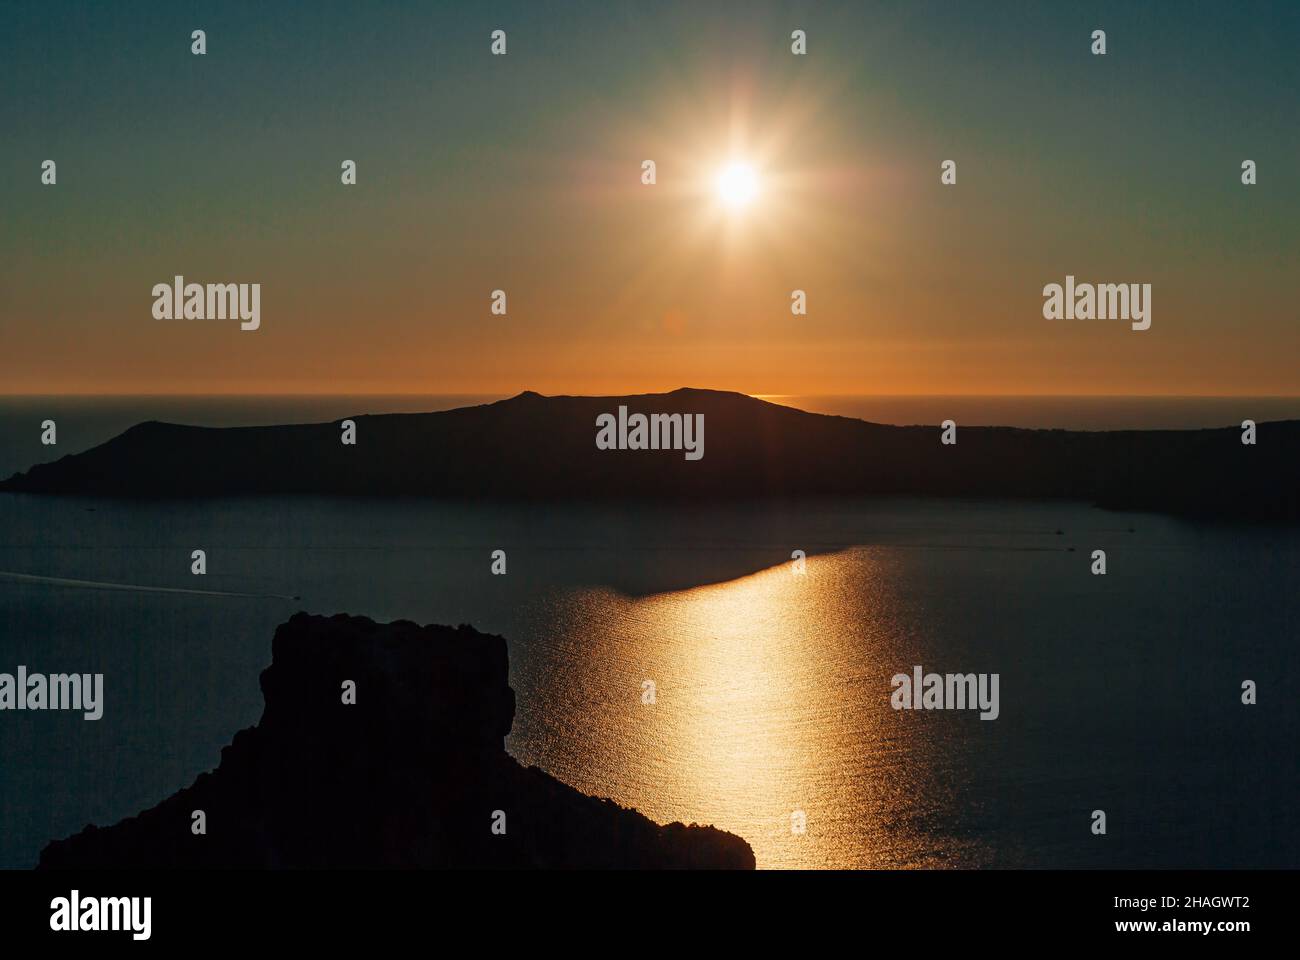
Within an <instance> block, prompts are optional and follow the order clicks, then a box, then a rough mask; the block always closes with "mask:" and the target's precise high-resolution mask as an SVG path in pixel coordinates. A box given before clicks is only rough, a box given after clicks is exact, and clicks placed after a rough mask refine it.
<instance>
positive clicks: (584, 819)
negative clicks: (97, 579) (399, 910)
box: [39, 613, 754, 869]
mask: <svg viewBox="0 0 1300 960" xmlns="http://www.w3.org/2000/svg"><path fill="white" fill-rule="evenodd" d="M507 671H508V664H507V653H506V642H505V640H504V639H502V638H501V637H498V636H491V635H487V634H482V633H479V632H477V631H476V630H474V629H473V628H471V627H467V626H461V627H459V628H457V629H452V628H451V627H443V626H426V627H420V626H417V625H416V624H414V623H410V622H407V621H397V622H394V623H389V624H377V623H375V622H373V621H371V620H368V619H366V618H364V617H350V616H347V615H343V614H340V615H338V616H334V617H328V618H326V617H320V616H309V615H307V614H305V613H299V614H297V615H295V616H294V617H293V618H292V619H290V620H289V621H288V622H287V623H284V624H282V625H281V626H280V627H279V628H278V629H277V630H276V633H275V640H274V644H273V652H272V662H271V665H270V666H269V667H268V668H267V669H266V670H264V671H263V673H262V678H261V682H262V693H263V696H264V697H265V701H266V706H265V709H264V711H263V714H262V718H261V720H260V721H259V722H258V724H257V725H256V726H255V727H251V728H249V729H247V730H242V731H240V732H239V733H237V734H236V735H235V737H234V740H233V741H232V742H231V743H230V745H229V746H227V747H225V748H224V749H223V750H222V752H221V763H220V765H219V766H218V767H217V769H216V770H214V771H212V772H210V773H204V774H202V775H200V776H199V778H198V779H197V780H195V782H194V784H193V785H192V786H189V787H187V788H185V789H183V790H181V791H179V792H177V793H176V794H174V795H172V796H171V797H169V798H168V799H166V800H164V801H163V802H162V803H160V804H159V805H158V806H156V807H154V808H152V809H151V810H147V811H145V812H144V813H141V814H140V815H139V816H136V817H132V818H129V819H127V820H123V821H122V822H121V823H118V824H116V825H115V826H111V827H108V828H99V827H94V826H91V827H87V828H86V829H85V830H83V831H82V832H81V833H79V834H77V835H76V836H73V837H70V838H68V839H65V840H59V841H55V842H54V843H51V844H50V845H49V846H47V847H46V848H45V850H44V851H42V853H41V858H40V864H39V866H40V868H43V869H59V868H83V867H115V868H116V867H167V868H175V867H202V868H226V867H231V868H233V867H252V868H300V867H390V868H393V867H396V868H401V867H434V868H441V867H449V868H569V867H573V868H618V867H636V868H641V867H645V868H678V867H683V868H684V867H691V868H743V869H752V868H753V867H754V854H753V851H752V850H751V849H750V847H749V845H748V844H747V843H746V842H745V841H744V840H742V839H741V838H739V837H737V836H735V835H733V834H729V833H724V832H722V831H720V830H716V829H714V828H713V827H701V826H696V825H694V824H692V825H691V826H684V825H683V824H680V823H673V824H670V825H668V826H659V825H657V824H655V823H653V822H651V821H650V820H648V819H647V818H646V817H644V816H642V815H641V814H640V813H637V812H636V811H635V810H629V809H626V808H624V807H621V806H619V805H618V804H616V803H614V802H612V801H610V800H598V799H595V798H592V797H588V796H584V795H583V794H581V793H579V792H578V791H577V790H574V789H573V788H572V787H568V786H566V785H565V784H563V783H560V782H559V781H558V780H556V779H555V778H554V777H551V776H550V775H548V774H546V773H543V772H542V771H541V770H538V769H537V768H535V767H529V768H524V767H522V766H521V765H520V764H519V763H517V762H516V761H515V760H514V759H512V758H511V757H510V756H509V755H508V754H507V753H506V752H505V749H504V746H503V738H504V737H505V736H506V734H507V733H509V731H510V727H511V724H512V723H513V720H514V711H515V697H514V691H513V690H512V689H511V688H510V686H509V684H508V678H507ZM349 680H350V681H353V682H354V683H355V685H356V687H355V690H356V697H355V704H345V703H344V702H343V684H344V682H345V681H349ZM195 810H202V811H203V812H204V815H205V817H206V828H207V832H206V834H205V835H195V834H194V833H193V831H192V829H191V828H192V823H193V820H192V816H193V812H194V811H195ZM495 811H502V812H503V813H504V815H505V819H504V823H505V833H504V834H500V833H493V832H492V825H493V819H494V812H495Z"/></svg>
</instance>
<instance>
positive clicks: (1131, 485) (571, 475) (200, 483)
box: [0, 389, 1300, 521]
mask: <svg viewBox="0 0 1300 960" xmlns="http://www.w3.org/2000/svg"><path fill="white" fill-rule="evenodd" d="M620 405H622V406H626V407H627V408H628V409H629V411H631V412H633V413H636V412H640V413H645V414H653V413H680V414H703V415H704V423H705V431H704V456H703V457H702V458H701V459H698V460H688V459H686V458H685V456H684V455H683V453H682V452H681V451H680V450H600V449H597V446H596V442H595V439H596V434H597V417H598V416H599V415H601V414H606V413H611V414H617V411H618V407H619V406H620ZM352 419H354V420H355V423H356V443H355V445H345V444H343V443H342V442H340V437H341V432H340V426H339V423H338V422H331V423H322V424H303V425H292V426H275V427H235V428H209V427H193V426H179V425H175V424H167V423H158V422H149V423H142V424H139V425H137V426H135V427H132V428H131V429H129V430H127V431H126V432H125V433H123V434H121V435H120V436H118V437H116V438H114V439H112V440H110V441H108V442H107V443H104V444H102V445H100V446H98V447H95V448H94V449H92V450H88V451H86V452H84V453H80V454H75V455H72V456H67V457H63V458H62V459H60V460H58V461H55V462H53V463H49V464H42V465H38V466H36V467H33V468H32V469H31V470H29V471H27V472H26V473H22V474H17V475H15V476H13V477H11V478H9V479H8V480H5V481H3V482H0V490H3V491H13V492H28V493H57V494H83V495H90V496H113V497H197V496H242V495H279V494H313V495H342V496H422V497H448V498H459V497H466V498H502V499H541V500H552V499H560V498H566V499H567V498H572V499H586V500H592V499H605V498H611V497H637V498H641V497H645V498H656V499H675V498H692V499H710V498H726V499H737V498H751V497H753V498H764V497H810V496H870V497H879V496H907V497H996V498H1028V499H1069V500H1081V501H1086V502H1089V503H1093V504H1096V505H1098V506H1102V507H1107V508H1111V509H1128V510H1152V511H1160V512H1165V513H1175V514H1186V515H1196V516H1206V517H1224V518H1246V517H1251V518H1257V519H1267V520H1288V521H1295V520H1297V519H1298V518H1300V421H1281V422H1273V423H1260V424H1258V428H1257V441H1256V443H1254V444H1253V445H1248V444H1243V443H1242V430H1241V428H1240V427H1239V426H1225V427H1222V428H1216V429H1205V430H1122V431H1108V432H1085V431H1066V430H1024V429H1018V428H1010V427H967V426H962V425H961V424H958V425H957V443H956V444H954V445H943V444H941V443H940V428H939V427H938V426H908V427H897V426H886V425H882V424H875V423H868V422H865V421H862V420H856V419H852V418H848V417H837V416H826V415H822V414H814V413H807V412H804V411H801V410H796V409H793V408H790V407H784V406H779V405H777V404H772V403H768V402H765V401H762V400H758V399H755V398H753V397H748V396H745V395H743V394H738V393H726V392H721V391H714V390H693V389H682V390H675V391H673V392H672V393H666V394H649V395H640V396H629V397H563V396H557V397H544V396H541V395H539V394H536V393H531V392H527V393H522V394H520V395H519V396H517V397H512V398H510V399H508V400H502V401H499V402H497V403H491V404H485V405H482V406H474V407H463V408H461V409H457V410H448V411H443V412H438V413H424V414H385V415H379V416H357V417H354V418H352Z"/></svg>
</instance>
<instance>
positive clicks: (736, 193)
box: [717, 163, 758, 210]
mask: <svg viewBox="0 0 1300 960" xmlns="http://www.w3.org/2000/svg"><path fill="white" fill-rule="evenodd" d="M717 189H718V199H719V200H721V201H722V202H723V203H724V204H725V205H726V206H728V207H730V208H731V209H732V210H739V209H741V208H742V207H747V206H749V204H750V202H751V201H752V200H753V199H754V197H756V196H757V195H758V174H757V173H755V172H754V168H753V167H751V166H750V165H749V164H747V163H733V164H729V165H728V166H726V167H724V168H723V170H722V172H721V173H719V174H718V180H717Z"/></svg>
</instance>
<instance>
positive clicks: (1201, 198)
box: [0, 5, 1300, 396]
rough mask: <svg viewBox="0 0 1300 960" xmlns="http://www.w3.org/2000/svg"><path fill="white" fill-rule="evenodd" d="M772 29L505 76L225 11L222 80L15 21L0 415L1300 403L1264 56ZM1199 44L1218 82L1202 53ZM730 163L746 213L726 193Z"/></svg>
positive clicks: (1299, 243)
mask: <svg viewBox="0 0 1300 960" xmlns="http://www.w3.org/2000/svg"><path fill="white" fill-rule="evenodd" d="M754 10H755V12H754V14H753V15H752V16H749V17H744V18H737V17H735V16H721V15H719V16H718V17H716V18H713V19H710V18H708V17H705V16H703V15H702V14H701V13H700V11H698V10H697V9H695V8H694V7H693V6H692V5H678V6H675V7H663V8H662V9H656V10H654V11H643V10H641V9H640V8H639V7H637V6H635V5H629V6H625V7H620V8H618V9H617V10H603V9H602V10H594V9H593V10H592V11H591V13H590V14H589V16H588V19H587V20H585V21H584V24H585V27H584V32H580V33H579V34H578V35H576V36H575V35H572V32H571V31H570V30H568V29H567V28H565V27H564V26H563V24H562V23H557V22H555V18H548V17H547V16H546V15H545V13H544V11H534V10H533V8H531V7H524V8H521V9H520V11H519V13H518V19H517V20H516V21H514V22H515V23H516V26H515V27H514V30H515V35H517V37H518V42H517V43H516V44H515V46H513V47H512V52H511V53H510V55H509V56H508V57H500V58H494V57H492V56H491V55H489V54H487V53H486V48H485V44H486V41H483V42H479V41H480V40H482V38H483V37H485V36H486V33H485V32H484V30H483V29H481V28H482V24H478V23H470V22H466V23H465V24H464V25H463V26H462V25H460V21H459V20H457V21H455V22H454V23H452V22H450V21H449V22H448V23H446V24H443V25H442V29H441V30H440V32H438V33H437V34H436V36H434V37H433V38H432V39H431V38H430V37H429V36H428V31H429V29H430V27H429V25H428V24H427V23H425V19H424V18H426V17H429V16H435V14H432V13H429V12H428V11H423V10H421V9H418V8H413V9H411V10H409V11H404V12H403V13H402V14H401V16H402V17H409V18H410V20H411V23H409V24H406V25H405V28H404V26H403V24H402V23H400V22H397V20H395V21H394V22H393V23H391V24H387V25H386V27H385V29H383V30H378V31H377V32H376V34H375V36H374V37H366V38H361V39H358V38H356V37H355V36H354V35H353V32H352V31H351V28H350V26H349V21H346V20H339V21H338V22H337V23H335V22H333V21H322V22H317V21H316V20H314V19H312V18H311V17H310V16H309V15H307V14H305V13H302V12H295V11H292V10H285V11H276V12H274V13H272V12H266V13H259V14H257V15H253V14H251V13H249V12H243V13H238V12H230V13H226V14H222V15H221V16H219V17H217V16H214V20H213V23H214V28H213V32H214V33H220V34H222V35H223V37H224V39H223V44H222V49H223V54H222V56H223V57H228V58H229V59H228V60H218V59H215V58H211V57H210V58H208V60H207V61H206V62H203V58H201V57H191V56H189V54H188V50H187V49H186V48H185V47H184V45H181V46H180V48H179V50H178V51H172V50H171V48H170V46H168V45H167V44H168V42H169V38H170V36H171V33H172V32H175V31H176V30H180V28H181V26H182V25H183V24H182V23H181V22H180V20H178V21H177V22H176V23H165V22H160V23H159V24H150V25H138V24H129V23H127V22H125V20H118V19H112V18H108V19H106V20H105V22H103V23H90V24H89V26H87V27H86V28H85V29H88V30H90V29H92V28H93V29H95V30H98V31H100V32H99V33H97V34H95V36H97V37H99V38H100V41H99V42H98V43H97V44H91V45H81V46H78V45H76V44H73V43H69V42H68V41H67V31H68V30H70V29H73V28H72V27H70V26H69V25H68V24H66V23H64V24H60V23H54V24H51V25H45V24H43V23H42V22H39V21H38V22H36V23H33V24H30V25H29V32H30V31H35V32H36V33H39V31H41V30H44V29H48V30H49V31H51V36H50V37H48V38H45V39H44V40H43V41H41V42H39V43H38V42H36V40H35V39H33V40H32V42H31V43H30V44H28V45H27V46H26V47H24V48H23V49H21V50H13V51H10V52H11V53H12V54H13V56H12V57H10V58H9V59H10V62H11V65H12V66H11V68H10V69H11V70H12V75H9V76H7V81H8V82H9V86H10V87H11V88H12V94H13V96H12V101H13V102H12V105H11V109H13V110H15V111H18V112H16V113H15V114H14V115H13V116H11V117H10V121H11V122H10V124H9V125H8V126H9V129H10V130H11V131H12V136H11V137H9V138H8V142H7V144H6V149H5V150H4V151H3V154H2V155H0V184H2V185H3V187H2V189H3V190H4V191H5V192H6V196H5V197H4V198H3V200H4V203H3V206H4V207H5V208H6V216H5V218H4V219H5V224H4V229H3V230H0V328H2V329H0V334H2V335H3V337H2V341H3V349H0V394H46V395H48V394H82V395H86V394H137V395H138V394H249V395H255V394H421V395H429V394H505V395H509V394H515V393H518V392H520V391H522V390H525V389H531V390H536V391H538V392H540V393H544V394H557V393H569V394H601V395H616V394H629V393H644V392H656V391H666V390H671V389H675V388H677V387H681V386H692V387H704V388H713V389H725V390H737V391H741V392H745V393H750V394H781V395H801V396H809V395H903V394H913V395H960V394H969V395H1122V396H1137V395H1164V396H1215V395H1255V396H1261V395H1271V396H1294V395H1300V364H1297V362H1296V360H1297V358H1300V311H1298V308H1297V305H1296V303H1297V301H1296V298H1295V295H1294V291H1293V287H1292V284H1291V278H1292V277H1293V276H1294V275H1295V273H1296V264H1297V262H1300V256H1297V253H1298V251H1300V186H1298V185H1297V184H1300V178H1297V177H1295V176H1293V175H1292V173H1293V171H1290V170H1288V169H1287V168H1286V166H1285V163H1286V162H1290V161H1294V158H1295V156H1297V155H1300V153H1297V149H1300V142H1298V134H1297V132H1296V131H1297V128H1296V125H1295V124H1294V117H1295V111H1294V108H1295V106H1296V103H1295V95H1294V94H1295V87H1294V85H1288V84H1287V83H1285V82H1283V81H1286V80H1288V79H1290V76H1289V73H1288V71H1292V72H1293V71H1294V69H1295V67H1294V61H1293V60H1292V59H1290V58H1288V57H1280V56H1276V55H1275V54H1276V53H1277V52H1278V51H1275V50H1273V49H1272V46H1271V45H1276V44H1277V43H1279V42H1280V41H1279V38H1278V37H1277V35H1276V31H1270V30H1268V29H1266V28H1265V27H1266V25H1265V26H1260V25H1258V24H1253V23H1249V24H1243V25H1239V26H1237V27H1234V28H1233V29H1235V30H1236V33H1233V34H1232V35H1231V36H1228V34H1227V33H1225V31H1226V30H1227V29H1228V28H1227V27H1225V26H1224V24H1222V23H1220V22H1219V21H1218V20H1215V22H1214V23H1200V22H1199V21H1197V20H1195V19H1194V18H1189V19H1188V20H1187V21H1186V22H1185V23H1180V25H1175V27H1170V22H1169V20H1168V18H1165V19H1161V18H1159V17H1149V16H1148V15H1147V14H1144V13H1143V12H1142V11H1131V12H1118V11H1117V12H1116V13H1115V16H1114V21H1113V26H1112V28H1111V29H1112V30H1113V31H1114V32H1115V33H1117V34H1120V35H1122V36H1124V37H1125V39H1126V44H1125V46H1123V47H1121V51H1120V52H1117V53H1116V54H1114V55H1111V56H1108V57H1105V58H1101V57H1091V56H1090V55H1089V53H1088V49H1087V44H1086V43H1083V42H1080V41H1079V34H1080V33H1081V32H1082V34H1083V35H1084V36H1085V38H1086V35H1087V31H1086V30H1084V29H1083V27H1082V26H1081V25H1080V23H1076V22H1075V20H1074V18H1072V17H1070V16H1067V15H1065V14H1062V13H1060V12H1053V11H1047V10H1041V11H1040V10H1028V11H1019V12H1017V13H1015V14H1014V15H1013V14H1011V13H1009V12H1005V11H997V10H988V11H983V12H980V13H978V14H976V13H974V12H971V11H967V10H965V9H962V8H957V9H955V10H954V11H953V12H952V14H951V17H950V18H949V19H951V20H952V22H951V23H949V22H948V20H947V19H945V21H944V23H943V24H941V25H936V22H935V21H934V20H933V19H932V18H931V19H927V18H926V17H925V16H924V15H923V12H917V13H913V12H910V11H908V10H897V11H892V12H879V13H877V14H873V15H872V16H870V17H866V16H863V15H862V14H861V12H860V11H858V12H855V11H853V10H832V11H827V12H825V13H823V14H819V18H813V19H810V21H809V24H810V30H811V32H810V34H809V35H810V36H811V37H815V39H816V43H815V44H814V45H813V46H812V47H810V52H809V55H808V56H806V57H799V56H793V55H791V51H790V49H789V40H788V36H789V29H788V26H789V25H788V23H787V22H786V19H785V17H786V14H784V13H782V11H781V9H780V8H778V7H765V6H761V5H760V6H758V7H755V8H754ZM99 16H101V14H100V13H96V12H95V11H89V12H88V13H87V14H86V17H87V18H90V20H93V19H94V18H95V17H99ZM912 18H915V22H913V19H912ZM180 19H181V20H183V19H184V18H183V17H182V18H180ZM460 19H464V18H463V17H462V18H460ZM1085 19H1086V18H1085ZM561 20H562V18H561ZM457 31H459V32H457ZM1205 31H1211V32H1212V33H1213V36H1214V37H1215V38H1216V39H1215V43H1216V44H1219V45H1220V46H1223V48H1224V50H1225V51H1226V52H1225V53H1224V60H1223V62H1222V63H1219V61H1217V60H1216V61H1215V62H1213V63H1210V64H1206V63H1204V62H1203V61H1198V60H1197V59H1196V58H1195V57H1192V56H1190V54H1189V51H1198V50H1200V49H1201V46H1202V45H1203V44H1204V42H1206V41H1205V36H1206V35H1207V34H1205ZM184 32H185V34H186V35H188V28H186V30H185V31H184ZM301 35H306V36H309V37H312V38H314V42H315V44H316V45H315V46H313V45H312V44H305V45H298V46H296V45H294V44H292V43H289V42H288V38H293V37H298V36H301ZM1225 38H1226V39H1225ZM278 40H283V41H285V43H284V47H285V49H284V50H283V51H282V53H283V56H285V57H289V58H293V57H302V58H305V59H303V60H302V62H301V63H299V64H297V66H298V67H299V68H300V69H299V70H298V71H297V72H295V71H294V70H292V69H290V68H289V66H286V65H285V64H284V63H282V62H280V61H279V60H278V59H276V58H274V57H270V56H269V54H268V50H269V49H270V47H271V46H274V45H275V44H276V43H277V42H278ZM1229 40H1231V41H1232V45H1231V46H1226V45H1227V44H1228V41H1229ZM431 44H432V45H433V46H434V47H436V50H437V52H438V59H437V60H436V63H434V62H431V61H430V59H429V57H428V50H429V47H430V45H431ZM276 49H277V50H278V49H279V48H278V47H277V48H276ZM558 49H562V50H564V51H565V55H564V56H563V57H557V56H556V55H555V52H556V50H558ZM1131 49H1140V50H1142V51H1144V54H1143V56H1144V58H1145V59H1141V58H1139V59H1135V58H1133V57H1131V56H1128V55H1127V54H1126V53H1124V52H1123V51H1125V50H1131ZM326 54H328V56H327V55H326ZM277 56H278V55H277ZM0 59H3V58H0ZM990 63H999V64H1002V65H1003V66H1004V67H1005V66H1006V65H1008V64H1012V65H1015V69H1009V70H1008V69H1003V70H1001V71H996V72H995V71H990V69H989V64H990ZM217 64H220V66H219V67H217V66H215V65H217ZM20 68H21V69H20ZM435 74H436V76H437V77H438V78H440V80H439V82H433V81H431V79H430V78H431V76H433V75H435ZM304 76H310V77H311V78H312V80H311V83H310V84H308V83H305V82H303V81H302V79H301V78H302V77H304ZM1026 77H1032V78H1033V81H1034V82H1033V83H1027V82H1026ZM1260 90H1265V91H1270V93H1269V94H1268V95H1267V96H1259V95H1256V94H1255V92H1256V91H1260ZM1286 91H1289V93H1288V92H1286ZM379 93H382V94H383V95H382V96H379ZM1192 106H1194V108H1195V109H1192V108H1191V107H1192ZM1247 152H1248V153H1249V155H1251V156H1255V157H1258V158H1259V160H1260V168H1259V169H1260V179H1259V182H1258V183H1257V184H1256V185H1252V186H1243V185H1242V184H1241V182H1240V180H1239V165H1240V162H1241V157H1242V156H1243V155H1245V154H1246V153H1247ZM49 155H53V156H57V157H58V158H59V162H60V167H59V179H58V184H57V186H43V185H41V184H40V182H39V162H40V159H41V158H43V157H45V156H49ZM341 158H354V159H355V160H356V162H357V171H358V179H357V183H356V185H353V186H344V185H342V184H341V183H340V178H339V162H340V159H341ZM647 158H648V159H653V160H655V162H656V164H657V182H656V183H655V184H654V185H645V184H643V183H642V182H641V172H642V167H641V165H642V161H643V160H645V159H647ZM948 158H953V159H954V160H955V161H956V163H957V182H956V184H954V185H944V184H942V183H941V182H940V164H941V162H942V161H943V160H945V159H948ZM734 161H741V162H744V163H747V164H751V165H752V166H753V167H754V169H755V170H756V171H757V175H758V179H759V189H758V192H757V195H756V196H755V198H754V199H753V201H752V202H751V203H749V204H747V205H745V206H744V207H743V208H742V209H728V208H726V206H725V205H724V204H721V203H720V200H719V196H718V194H717V192H716V191H715V189H714V183H715V179H716V177H717V173H718V171H719V170H720V169H721V168H722V167H724V166H725V165H726V164H728V163H730V162H734ZM177 274H181V275H183V276H185V277H186V279H187V280H189V281H195V282H200V283H208V282H211V283H260V284H261V293H262V299H261V326H260V329H258V330H256V331H241V330H240V329H239V325H238V322H236V321H224V320H159V319H155V318H154V317H153V316H152V315H151V304H152V294H151V290H152V288H153V287H154V285H155V284H158V283H160V282H161V283H170V282H171V280H172V278H173V276H175V275H177ZM1067 274H1070V275H1073V276H1075V277H1077V278H1078V280H1079V281H1080V282H1092V283H1149V284H1151V286H1152V322H1151V328H1150V329H1149V330H1145V331H1134V330H1131V329H1130V328H1129V324H1128V323H1127V322H1126V321H1124V320H1047V319H1044V317H1043V312H1042V309H1043V295H1042V291H1043V288H1044V286H1045V285H1046V284H1050V283H1062V282H1063V281H1064V279H1065V277H1066V275H1067ZM496 289H502V290H504V291H505V292H506V294H507V297H508V310H507V313H506V315H505V316H498V315H494V314H492V313H491V312H490V298H491V293H492V291H493V290H496ZM794 290H803V291H805V292H806V294H807V315H806V316H795V315H792V313H791V310H790V304H791V293H792V291H794Z"/></svg>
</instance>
